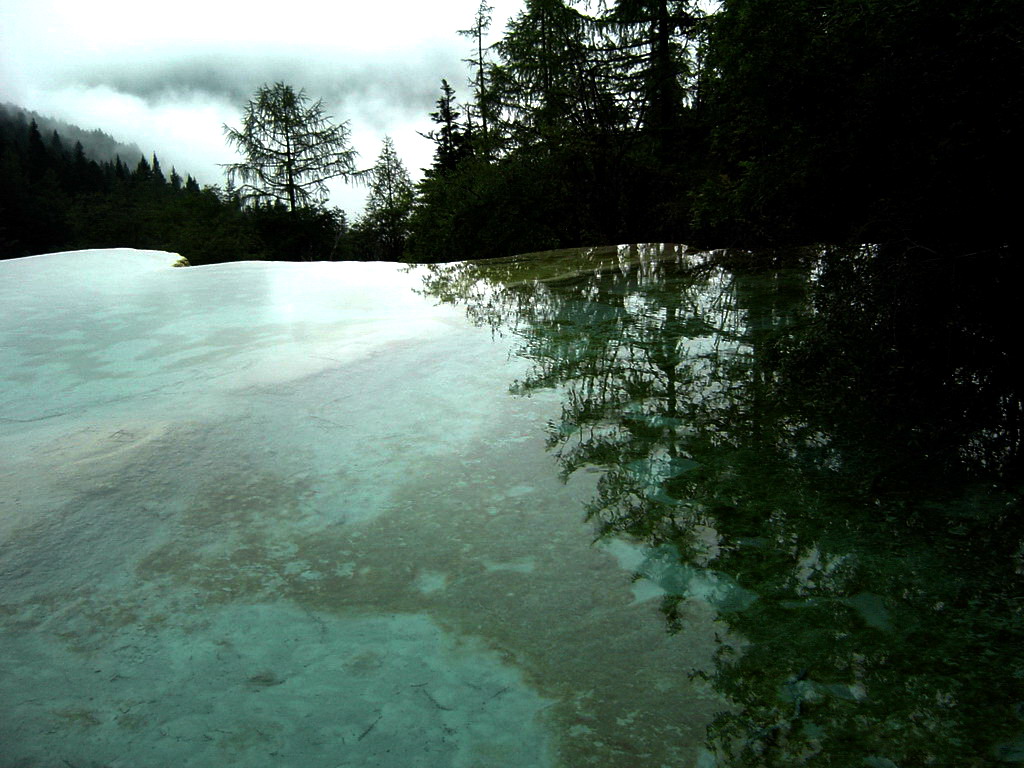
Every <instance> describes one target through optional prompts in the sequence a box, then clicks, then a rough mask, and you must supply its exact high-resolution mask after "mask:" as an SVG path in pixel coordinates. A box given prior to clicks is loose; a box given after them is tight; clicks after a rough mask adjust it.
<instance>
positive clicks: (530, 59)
mask: <svg viewBox="0 0 1024 768" xmlns="http://www.w3.org/2000/svg"><path fill="white" fill-rule="evenodd" d="M1019 11H1020V3H1019V0H990V1H988V2H977V1H975V0H971V1H970V2H954V1H953V0H884V1H883V0H723V2H721V3H720V4H718V5H714V6H709V5H708V4H706V3H698V2H693V1H692V0H600V1H599V2H592V3H588V2H582V0H526V2H525V4H524V9H523V11H522V12H521V13H520V14H519V15H517V16H516V17H515V18H513V19H511V20H510V21H509V23H508V26H507V27H506V29H505V31H504V34H503V35H502V36H501V38H500V39H499V40H498V41H497V42H496V43H494V44H487V43H486V41H488V40H490V37H489V30H490V28H491V26H492V23H493V21H494V20H493V19H492V18H491V9H490V7H489V6H487V4H486V2H482V3H481V5H480V7H479V9H478V11H477V13H476V15H475V17H474V18H472V19H467V22H469V25H468V27H467V29H465V30H462V34H463V35H464V36H465V37H466V52H467V59H466V63H467V72H466V75H467V79H466V85H465V86H463V87H462V88H461V93H460V88H459V87H453V86H452V85H451V84H450V83H449V82H448V81H446V80H442V81H441V84H440V92H439V96H438V99H437V102H436V110H435V111H434V112H432V113H431V114H430V119H431V120H432V122H433V129H432V130H430V131H429V132H427V133H425V135H426V136H427V138H429V139H431V140H432V141H433V142H434V144H435V152H434V159H433V163H432V165H431V167H430V168H429V169H426V175H425V177H424V178H423V179H422V180H421V181H420V182H419V183H418V184H416V185H415V188H412V187H411V186H410V185H409V182H408V180H407V175H405V170H404V166H402V164H401V160H400V159H399V158H398V157H397V155H396V154H395V152H394V147H393V146H392V145H389V144H388V141H389V140H386V141H385V151H383V152H382V154H381V157H380V158H379V160H378V165H377V166H376V167H375V168H374V169H372V170H368V171H367V170H364V171H360V172H358V173H356V172H355V166H354V165H353V166H352V167H351V168H348V170H347V171H346V173H352V174H353V178H355V177H359V178H361V179H363V180H366V181H369V182H370V187H371V190H370V191H371V199H370V201H369V203H368V206H367V214H366V216H364V217H363V218H362V219H360V220H359V221H357V222H355V223H354V224H353V226H352V227H351V229H350V228H349V226H348V222H347V221H346V218H345V215H344V213H343V212H342V211H339V210H337V209H331V208H329V207H327V205H326V204H325V201H324V200H323V199H322V197H315V198H311V199H306V198H305V197H300V198H295V197H294V195H293V196H292V198H291V199H290V200H289V199H287V198H281V197H279V196H275V194H273V193H272V190H267V189H260V188H259V184H257V185H256V187H252V185H251V184H250V185H248V186H247V187H246V186H243V189H240V190H235V189H234V188H233V187H231V186H230V185H228V186H227V187H225V188H220V187H208V188H206V189H200V188H199V187H198V185H197V184H196V183H195V182H194V181H191V180H190V178H189V177H188V176H187V175H186V176H185V177H184V178H182V176H181V174H179V173H176V172H173V170H172V172H170V173H169V174H168V171H167V170H166V169H162V168H160V166H159V162H158V159H157V158H156V157H155V156H154V157H150V158H146V157H141V156H134V157H131V158H125V157H114V158H103V157H100V156H98V155H95V154H90V151H89V149H88V148H86V147H85V146H83V145H81V144H80V143H74V142H72V141H70V140H69V138H68V137H66V136H64V135H62V134H61V133H60V131H59V130H54V131H51V132H49V133H47V132H45V131H43V130H40V128H39V125H38V124H37V123H35V122H27V121H26V120H25V119H24V118H18V117H16V116H15V113H12V112H10V111H2V112H0V226H2V229H0V254H2V255H3V256H7V257H10V256H19V255H25V254H29V253H39V252H43V251H47V250H58V249H70V248H84V247H104V246H136V247H146V248H164V249H168V250H174V251H179V252H181V253H182V254H184V255H186V256H187V257H188V258H189V259H190V260H191V261H192V262H193V263H204V262H209V261H225V260H234V259H241V258H273V259H293V260H298V259H341V258H389V259H397V258H402V257H404V258H406V259H414V260H418V261H445V260H457V259H466V258H486V257H492V256H503V255H509V254H513V253H522V252H528V251H537V250H542V249H547V248H556V247H567V246H576V245H592V244H601V243H616V242H643V241H673V242H687V243H692V244H694V245H704V246H713V247H715V246H729V245H744V246H748V245H778V244H798V243H808V242H821V241H830V242H867V241H892V240H909V241H912V242H916V243H920V244H924V245H925V246H926V247H940V246H941V247H943V248H945V247H947V246H952V247H954V248H956V249H959V248H961V246H963V247H968V248H970V247H974V246H982V247H987V246H996V247H1000V246H1003V245H1007V244H1008V243H1010V242H1011V241H1012V240H1014V239H1015V238H1016V237H1017V234H1016V231H1015V214H1016V198H1017V196H1016V195H1015V194H1014V192H1013V190H1014V189H1015V188H1016V186H1017V184H1018V183H1019V181H1018V180H1019V178H1020V176H1021V173H1022V171H1024V167H1022V165H1024V163H1022V154H1024V153H1022V150H1021V126H1022V125H1024V99H1022V89H1021V88H1020V87H1019V85H1017V83H1018V82H1019V80H1020V76H1021V74H1022V73H1024V43H1022V22H1021V18H1022V17H1021V14H1020V12H1019ZM258 93H263V94H265V95H266V94H273V93H278V94H290V98H292V99H293V100H296V99H297V101H296V103H297V104H302V103H305V102H304V101H303V100H306V99H307V98H308V97H307V96H306V94H305V93H304V92H303V91H302V90H301V89H299V90H293V89H292V88H291V86H290V85H287V84H284V83H277V84H275V85H274V86H273V87H271V86H269V85H267V86H264V87H263V88H262V89H260V90H259V91H258ZM460 97H461V98H460ZM310 104H311V105H312V106H313V107H316V108H319V102H316V103H313V102H310ZM252 107H253V105H252V104H250V109H252ZM252 117H261V118H267V117H268V116H267V115H258V114H257V115H252ZM289 119H290V118H289ZM346 125H347V124H346V123H344V122H343V123H341V124H340V125H339V126H338V127H337V128H336V129H332V130H340V131H342V132H343V133H342V134H340V135H342V136H343V137H344V136H347V134H345V133H344V131H347V127H346ZM300 127H301V126H300ZM235 135H236V139H237V138H240V137H242V134H241V133H236V134H235ZM249 139H252V137H249ZM240 146H241V145H240ZM303 146H304V145H303ZM389 146H390V149H387V148H388V147H389ZM338 148H339V151H343V152H349V150H350V148H348V147H347V145H346V144H345V141H341V142H340V143H339V144H338ZM326 149H327V148H326V147H320V148H317V147H315V146H309V147H306V152H307V153H308V156H307V157H304V158H303V162H304V163H307V165H303V166H302V167H303V168H304V169H305V170H304V172H307V173H308V178H307V179H306V181H304V182H302V183H299V182H297V180H296V179H292V178H291V176H290V174H291V173H292V170H293V168H294V167H295V166H294V165H293V164H292V158H291V157H289V158H285V159H284V160H281V161H279V162H277V166H276V167H275V168H273V169H272V170H271V171H264V170H261V171H259V173H257V174H256V176H250V177H245V174H244V173H243V174H242V176H243V182H245V181H246V178H248V181H251V180H252V178H257V177H258V175H259V174H265V173H269V172H272V173H274V174H278V176H279V181H280V179H283V178H286V177H287V181H286V182H284V183H283V186H282V189H287V190H291V191H292V192H294V191H295V190H296V189H302V188H304V187H303V185H304V184H320V183H321V182H322V181H323V179H324V178H327V177H329V176H325V174H324V173H323V171H324V169H322V168H317V167H307V166H308V159H309V158H315V157H316V156H317V154H318V153H319V154H320V155H323V156H325V157H326V156H327V154H328V153H327V152H326ZM226 154H227V153H226ZM257 155H258V153H256V154H254V155H253V156H252V157H250V158H249V160H247V161H246V162H243V163H242V164H240V165H238V166H236V167H235V168H236V170H239V171H244V170H245V169H246V168H247V167H249V166H247V163H253V162H255V161H254V159H253V158H255V157H256V156H257ZM314 166H315V162H314ZM249 170H250V171H252V172H253V173H256V165H252V166H251V167H249ZM282 174H284V175H282ZM360 174H362V175H360ZM266 178H269V177H265V178H264V181H266ZM246 183H247V182H246ZM395 184H397V185H398V186H395Z"/></svg>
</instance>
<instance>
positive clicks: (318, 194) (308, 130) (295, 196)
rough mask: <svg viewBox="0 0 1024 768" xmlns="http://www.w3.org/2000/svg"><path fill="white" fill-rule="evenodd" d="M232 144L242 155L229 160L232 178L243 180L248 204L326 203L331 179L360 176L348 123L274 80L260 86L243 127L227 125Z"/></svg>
mask: <svg viewBox="0 0 1024 768" xmlns="http://www.w3.org/2000/svg"><path fill="white" fill-rule="evenodd" d="M224 134H225V136H226V137H227V139H228V143H229V144H231V145H232V146H234V147H235V148H236V149H237V150H238V151H239V152H240V153H241V154H242V155H243V156H244V157H245V160H244V161H242V162H240V163H232V164H228V165H225V166H224V167H225V169H226V171H227V177H228V181H229V182H230V183H232V184H234V183H238V182H240V185H239V188H238V190H239V193H240V194H241V196H242V199H243V200H245V201H246V202H249V203H271V204H273V203H283V204H285V205H287V206H288V210H290V211H295V210H296V208H298V207H302V206H309V205H316V204H319V203H322V202H323V201H324V199H325V198H326V197H327V184H326V182H327V181H328V180H329V179H333V178H337V177H344V178H346V179H355V178H358V177H359V175H360V174H359V172H357V171H356V167H355V158H356V152H355V150H354V149H352V148H351V146H350V145H349V128H348V123H347V122H342V123H340V124H337V125H336V124H334V123H333V122H332V120H331V118H330V116H328V115H327V114H326V112H325V111H324V105H323V100H317V101H315V102H310V99H309V97H308V96H307V95H306V93H305V91H302V90H300V91H298V92H296V91H295V90H294V89H293V88H292V87H291V86H290V85H286V84H285V83H274V84H273V85H266V84H264V85H262V86H260V87H259V88H257V89H256V93H255V95H254V96H253V97H252V98H251V99H250V100H249V103H248V105H247V106H246V108H245V113H244V114H243V115H242V127H241V128H237V129H236V128H232V127H230V126H228V125H225V126H224Z"/></svg>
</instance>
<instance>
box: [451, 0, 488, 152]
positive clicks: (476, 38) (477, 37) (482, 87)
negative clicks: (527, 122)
mask: <svg viewBox="0 0 1024 768" xmlns="http://www.w3.org/2000/svg"><path fill="white" fill-rule="evenodd" d="M493 10H494V8H493V7H492V6H490V5H488V4H487V0H480V6H479V7H478V8H477V11H476V15H475V16H474V17H473V26H471V27H470V28H469V29H460V30H459V34H460V35H462V36H463V37H467V38H469V39H470V40H472V41H473V48H474V50H473V54H472V56H471V57H470V58H468V59H463V61H464V62H465V63H466V64H469V65H470V66H471V67H473V69H474V70H475V72H474V77H473V82H472V85H473V87H474V91H475V94H474V95H475V96H476V116H477V117H478V118H479V119H480V137H481V139H482V143H483V150H484V155H485V156H486V155H489V154H490V150H491V144H492V139H491V137H490V135H489V131H490V129H491V124H492V118H491V110H492V104H491V95H490V85H489V83H488V77H487V70H488V68H489V63H488V61H487V46H485V45H484V36H485V35H486V34H487V31H488V30H489V29H490V28H491V12H492V11H493ZM467 111H468V110H467ZM467 117H468V118H469V120H470V121H472V119H473V115H472V113H469V114H468V115H467Z"/></svg>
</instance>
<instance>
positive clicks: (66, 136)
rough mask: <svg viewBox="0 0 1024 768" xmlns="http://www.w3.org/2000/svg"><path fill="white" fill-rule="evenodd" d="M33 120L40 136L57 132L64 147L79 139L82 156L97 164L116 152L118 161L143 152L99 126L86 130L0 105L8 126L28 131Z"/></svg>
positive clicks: (112, 157) (0, 114)
mask: <svg viewBox="0 0 1024 768" xmlns="http://www.w3.org/2000/svg"><path fill="white" fill-rule="evenodd" d="M33 120H35V121H36V125H38V126H39V132H40V133H41V134H42V135H43V137H44V138H46V139H49V137H50V136H51V135H52V134H53V132H54V131H57V133H58V134H60V138H61V141H62V142H63V143H64V146H65V148H67V149H71V148H73V147H74V146H75V142H81V143H82V149H84V150H85V154H86V156H87V157H88V158H89V159H91V160H95V161H96V162H98V163H107V162H110V163H112V162H114V160H115V159H116V158H117V157H118V156H119V155H120V157H121V160H122V161H124V162H126V163H127V162H131V163H133V164H134V163H135V162H137V161H138V158H139V157H140V156H141V155H143V152H142V150H141V149H140V148H139V145H138V144H135V143H134V142H132V143H130V144H126V143H124V142H121V141H118V140H117V139H115V138H114V137H113V136H110V135H109V134H107V133H104V132H103V131H101V130H100V129H99V128H94V129H91V130H89V129H85V128H82V127H80V126H77V125H74V124H72V123H67V122H65V121H63V120H57V119H55V118H52V117H46V116H45V115H41V114H39V113H38V112H33V111H32V110H30V109H25V108H24V107H19V106H16V105H14V104H0V122H2V123H4V124H7V125H12V126H14V127H15V129H17V127H18V126H21V127H22V128H23V129H24V130H23V131H22V133H24V132H25V131H27V130H28V126H29V123H31V122H32V121H33Z"/></svg>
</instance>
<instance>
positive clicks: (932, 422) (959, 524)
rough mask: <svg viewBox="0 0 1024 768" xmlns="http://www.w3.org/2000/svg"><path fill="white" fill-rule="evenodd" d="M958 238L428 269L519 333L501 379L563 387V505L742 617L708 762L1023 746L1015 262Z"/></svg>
mask: <svg viewBox="0 0 1024 768" xmlns="http://www.w3.org/2000/svg"><path fill="white" fill-rule="evenodd" d="M666 256H674V258H672V259H666ZM980 259H981V257H980V256H979V257H976V258H975V260H974V261H973V262H972V263H971V265H970V266H971V270H970V271H968V270H966V269H962V268H961V265H960V264H958V263H957V262H956V261H943V260H935V263H929V262H928V260H926V259H920V258H916V257H913V255H912V256H910V257H908V256H907V254H906V252H905V251H899V252H897V253H895V254H891V253H889V252H887V251H886V249H879V248H863V249H856V250H852V251H847V252H844V253H837V252H825V253H805V254H803V255H802V256H801V257H799V258H797V259H796V261H795V263H796V266H795V267H790V268H788V269H785V270H777V271H774V272H768V273H764V272H762V273H758V274H751V273H745V272H743V271H742V270H734V271H732V272H729V271H726V270H725V269H722V268H720V267H715V266H713V265H712V263H710V262H708V261H707V260H702V259H699V258H690V257H686V256H680V255H679V253H678V252H677V251H670V252H668V253H666V252H664V251H660V250H654V251H644V250H640V251H633V252H628V251H621V250H620V251H614V250H610V251H589V252H587V256H586V257H585V259H584V262H586V261H588V260H589V261H590V262H591V264H590V266H596V269H595V270H594V271H592V272H582V273H580V274H575V275H570V276H561V277H560V278H559V277H557V276H558V275H559V270H560V269H562V270H564V266H563V265H564V264H565V263H566V261H565V259H564V258H562V259H554V260H553V259H534V260H532V261H528V262H527V263H526V265H525V266H524V264H522V263H517V262H514V261H508V262H505V263H503V264H500V265H493V266H488V265H453V266H448V267H439V268H437V269H436V270H435V272H434V276H433V284H432V286H431V290H432V291H433V292H434V293H435V294H437V295H441V296H445V297H446V298H448V299H450V300H459V301H465V302H466V304H467V308H468V310H469V311H470V313H471V315H473V316H474V317H475V318H476V319H477V320H478V321H479V322H486V323H489V324H490V325H491V326H492V327H493V328H495V329H496V330H499V331H501V332H512V333H514V334H515V336H516V337H517V338H518V340H519V354H520V355H522V356H524V357H525V358H527V359H529V360H530V361H532V364H533V365H532V370H531V372H530V374H529V375H528V376H526V377H525V378H524V379H523V380H521V381H518V382H516V383H515V384H514V386H513V388H514V390H515V391H517V392H520V393H529V392H531V391H535V390H537V389H544V388H550V387H556V388H558V389H559V390H560V391H561V392H562V396H563V406H562V413H561V418H560V420H559V421H557V422H555V423H552V424H551V425H550V426H549V436H548V446H549V448H550V450H552V452H553V453H554V454H555V455H556V456H557V458H558V460H559V463H560V466H561V471H562V472H563V474H564V475H565V476H568V475H571V474H572V473H573V472H575V471H577V470H578V469H580V468H581V467H585V466H586V467H597V468H599V469H600V470H601V472H602V475H601V478H600V481H599V485H598V491H597V494H596V497H595V498H594V499H593V500H592V502H591V503H590V505H589V506H588V509H587V513H588V516H589V517H590V518H591V519H592V520H594V521H595V522H596V523H597V524H598V529H599V531H600V534H601V535H602V536H611V535H616V534H618V535H622V534H626V535H629V536H631V537H635V538H637V539H640V540H641V541H643V542H644V543H645V544H646V545H647V547H648V548H649V549H648V552H649V556H648V561H647V563H646V565H645V569H642V575H643V576H645V577H647V578H650V579H654V580H657V581H658V582H659V584H660V585H661V586H662V587H663V588H664V589H665V590H666V595H665V598H664V603H663V608H664V611H665V614H666V617H667V619H668V621H669V624H670V626H672V627H673V628H674V629H680V628H681V624H682V622H684V621H685V615H686V613H685V611H684V610H681V606H682V605H684V603H685V601H686V600H687V599H692V598H693V596H694V595H697V594H701V595H703V596H704V597H705V598H706V599H709V600H711V601H713V602H715V604H716V605H717V606H718V608H719V609H720V610H721V612H722V616H723V618H724V619H725V620H726V621H727V622H728V623H729V624H730V626H731V628H732V629H734V630H735V631H736V632H737V633H738V634H739V635H741V636H742V637H744V638H745V640H746V644H745V646H744V649H743V652H742V653H734V652H733V651H732V649H730V648H729V647H727V646H724V645H723V647H722V648H721V652H720V655H719V661H718V664H717V669H716V672H715V674H714V675H713V679H712V682H713V684H714V685H715V686H716V687H717V688H718V689H719V690H720V691H721V692H723V693H724V694H726V695H728V696H729V697H730V699H731V700H732V701H733V702H734V704H735V705H736V707H735V709H734V710H732V711H730V712H727V713H723V714H721V715H720V716H719V717H718V719H717V720H716V721H715V723H714V725H713V726H712V728H711V729H710V733H709V745H710V746H711V747H712V748H713V750H714V751H715V753H716V755H717V757H718V760H719V764H720V765H736V766H740V765H750V766H758V765H830V766H835V765H851V766H853V765H856V766H861V765H869V766H891V765H897V766H910V765H929V764H932V765H962V766H971V765H988V764H991V763H992V762H993V761H997V760H1006V761H1017V762H1020V761H1021V760H1024V740H1022V739H1021V733H1022V731H1024V724H1022V722H1021V718H1022V716H1024V712H1022V711H1021V706H1022V704H1021V701H1022V699H1024V690H1022V680H1024V660H1022V657H1021V654H1020V651H1019V649H1020V647H1021V640H1022V639H1024V619H1022V608H1024V596H1022V592H1021V589H1020V588H1021V585H1022V574H1024V545H1022V531H1021V516H1020V514H1019V512H1020V510H1019V499H1018V496H1017V494H1016V493H1014V492H1013V490H1012V483H1013V482H1015V481H1016V479H1018V478H1019V476H1020V458H1021V451H1020V447H1021V406H1020V403H1021V399H1020V394H1021V392H1020V383H1019V382H1018V380H1017V378H1016V377H1014V376H1012V375H1011V373H1010V371H1009V368H1010V365H1011V363H1012V360H1011V359H1010V358H1011V355H1009V354H1008V351H1009V350H1012V349H1013V346H1012V345H1013V344H1016V340H1015V339H1011V341H1010V342H1009V345H1008V342H1007V338H1006V336H1007V334H1006V331H1007V330H1008V329H1009V330H1013V329H1015V323H1013V322H1011V321H1012V320H1013V317H1012V307H1013V303H1012V300H1011V296H1009V295H1000V292H1003V293H1005V294H1009V291H1010V286H1012V285H1013V284H1014V282H1012V281H1009V280H1006V279H1005V274H1006V269H1007V264H1006V261H1005V259H1006V255H1005V254H994V255H991V256H990V257H989V259H988V261H986V262H982V261H980ZM583 266H587V264H586V263H585V264H584V265H583ZM1000 275H1001V276H1003V280H1004V282H1000V281H999V280H997V279H995V277H997V276H1000ZM552 276H555V277H556V279H545V278H549V277H552ZM1016 284H1019V283H1016ZM950 286H955V290H950ZM994 481H995V482H994ZM698 575H699V576H700V579H701V580H702V581H701V582H700V583H701V584H704V585H705V586H706V585H707V584H708V583H710V582H713V583H714V585H715V588H714V589H713V590H710V591H708V590H707V589H698V588H697V587H696V583H697V576H698Z"/></svg>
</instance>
